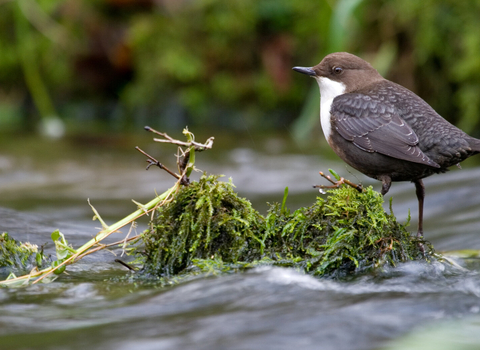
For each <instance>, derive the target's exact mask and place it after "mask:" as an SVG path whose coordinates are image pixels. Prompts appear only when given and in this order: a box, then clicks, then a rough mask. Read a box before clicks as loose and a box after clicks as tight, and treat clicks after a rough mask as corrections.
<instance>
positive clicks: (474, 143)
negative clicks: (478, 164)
mask: <svg viewBox="0 0 480 350" xmlns="http://www.w3.org/2000/svg"><path fill="white" fill-rule="evenodd" d="M468 143H469V145H470V148H471V149H472V150H473V151H474V152H475V153H480V140H479V139H476V138H474V137H472V138H471V139H470V140H468Z"/></svg>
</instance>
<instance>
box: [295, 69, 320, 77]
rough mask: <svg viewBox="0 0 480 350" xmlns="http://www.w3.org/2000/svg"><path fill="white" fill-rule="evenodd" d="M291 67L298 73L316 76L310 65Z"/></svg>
mask: <svg viewBox="0 0 480 350" xmlns="http://www.w3.org/2000/svg"><path fill="white" fill-rule="evenodd" d="M292 69H293V70H294V71H296V72H298V73H302V74H306V75H310V76H312V77H315V76H317V73H315V71H314V70H313V69H312V68H311V67H293V68H292Z"/></svg>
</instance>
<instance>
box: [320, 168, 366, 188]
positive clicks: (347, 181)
mask: <svg viewBox="0 0 480 350" xmlns="http://www.w3.org/2000/svg"><path fill="white" fill-rule="evenodd" d="M318 173H319V174H320V176H322V177H323V178H325V179H327V180H328V181H330V182H331V183H332V184H333V185H332V186H325V185H314V186H313V188H320V189H324V188H338V187H340V186H341V185H343V184H346V185H349V186H351V187H353V188H354V189H356V190H357V191H358V192H363V186H362V185H361V184H356V183H353V182H351V181H350V180H347V179H345V178H343V177H341V178H340V180H338V181H335V180H333V179H332V178H331V177H330V175H325V174H324V173H323V171H319V172H318Z"/></svg>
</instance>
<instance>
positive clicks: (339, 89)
mask: <svg viewBox="0 0 480 350" xmlns="http://www.w3.org/2000/svg"><path fill="white" fill-rule="evenodd" d="M315 80H316V81H317V83H318V86H319V87H320V123H321V124H322V130H323V134H324V135H325V138H326V139H327V142H328V141H329V138H330V134H331V123H330V108H331V106H332V102H333V99H334V98H335V97H337V96H339V95H343V94H344V93H345V84H343V83H339V82H338V81H333V80H330V79H328V78H325V77H315Z"/></svg>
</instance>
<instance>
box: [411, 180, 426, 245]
mask: <svg viewBox="0 0 480 350" xmlns="http://www.w3.org/2000/svg"><path fill="white" fill-rule="evenodd" d="M413 183H414V184H415V190H416V193H417V199H418V232H417V237H423V200H424V198H425V186H424V185H423V181H422V180H415V181H413Z"/></svg>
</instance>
